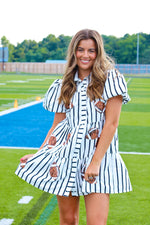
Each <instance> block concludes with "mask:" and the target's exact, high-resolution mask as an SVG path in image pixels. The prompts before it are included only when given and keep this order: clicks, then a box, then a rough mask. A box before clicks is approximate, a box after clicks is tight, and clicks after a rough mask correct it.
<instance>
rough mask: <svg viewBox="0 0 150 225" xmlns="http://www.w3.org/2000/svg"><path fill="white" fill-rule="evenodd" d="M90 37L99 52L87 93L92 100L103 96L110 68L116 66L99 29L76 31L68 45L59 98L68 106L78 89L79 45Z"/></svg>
mask: <svg viewBox="0 0 150 225" xmlns="http://www.w3.org/2000/svg"><path fill="white" fill-rule="evenodd" d="M88 39H92V40H94V41H95V44H96V52H97V56H96V59H95V62H94V65H93V68H92V71H91V72H92V76H91V82H90V84H89V85H88V88H87V95H88V96H89V98H90V100H91V101H92V100H95V99H96V98H102V93H103V89H104V84H105V80H106V73H107V71H108V70H109V69H112V68H113V67H114V62H113V60H112V59H110V58H109V57H108V56H107V54H106V53H105V50H104V45H103V40H102V37H101V35H100V34H99V33H98V32H97V31H95V30H89V29H84V30H81V31H79V32H78V33H76V35H75V36H74V37H73V38H72V40H71V42H70V44H69V47H68V54H67V64H66V69H65V73H64V75H63V81H62V88H61V94H60V98H59V103H61V102H62V101H63V102H64V104H65V105H66V106H68V105H69V104H70V100H71V97H72V96H73V94H74V93H75V91H76V84H75V82H74V75H75V73H76V71H77V70H78V65H77V63H76V62H77V60H76V51H77V47H78V45H79V42H80V41H81V40H88Z"/></svg>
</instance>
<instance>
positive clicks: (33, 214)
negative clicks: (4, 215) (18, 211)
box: [19, 192, 50, 225]
mask: <svg viewBox="0 0 150 225" xmlns="http://www.w3.org/2000/svg"><path fill="white" fill-rule="evenodd" d="M49 197H50V194H49V193H47V192H43V193H42V195H41V196H40V198H39V199H38V200H37V202H36V203H35V204H34V205H33V207H32V208H31V209H30V211H29V212H28V213H27V214H26V215H25V217H24V218H23V219H22V221H21V222H20V223H19V225H23V224H33V223H32V222H33V220H34V219H35V218H36V217H37V214H38V213H39V211H41V210H42V208H43V207H44V205H45V203H46V202H47V201H48V199H49ZM42 211H43V210H42Z"/></svg>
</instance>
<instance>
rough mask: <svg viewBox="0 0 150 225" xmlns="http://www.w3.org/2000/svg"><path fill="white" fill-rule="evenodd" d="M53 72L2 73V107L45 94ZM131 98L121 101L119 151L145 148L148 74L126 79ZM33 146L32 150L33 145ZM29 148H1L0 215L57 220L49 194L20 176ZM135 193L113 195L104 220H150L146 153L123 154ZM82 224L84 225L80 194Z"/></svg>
mask: <svg viewBox="0 0 150 225" xmlns="http://www.w3.org/2000/svg"><path fill="white" fill-rule="evenodd" d="M55 79H57V77H56V76H49V75H41V76H40V75H25V74H23V75H21V74H5V75H3V74H0V111H3V110H6V109H8V108H11V107H13V104H14V100H15V99H17V100H18V104H19V105H21V104H24V103H27V102H31V101H35V98H36V97H37V96H40V97H41V98H43V97H44V94H45V93H46V91H47V89H48V87H49V86H50V84H51V83H52V81H53V80H55ZM126 80H127V81H128V90H129V94H130V97H131V99H132V101H131V102H130V103H128V104H127V105H123V107H122V113H121V117H120V123H119V142H120V151H122V152H123V151H125V152H147V153H150V149H149V143H150V141H149V134H150V79H149V78H148V77H147V78H143V79H142V78H140V77H139V78H134V76H132V77H131V79H130V80H129V78H126ZM33 151H34V150H33ZM31 152H32V150H22V149H0V196H1V197H0V220H1V219H2V218H10V219H14V223H13V224H14V225H19V224H21V225H25V224H26V225H30V224H34V225H42V224H43V225H44V224H46V225H48V224H50V225H57V224H59V218H58V207H57V202H56V198H55V197H54V196H53V195H50V194H48V193H44V192H42V191H40V190H38V189H36V188H34V187H32V186H31V185H29V184H27V183H26V182H24V181H22V180H21V179H19V178H18V177H17V176H16V175H15V174H14V172H15V169H16V167H17V165H18V162H19V159H20V157H21V156H23V155H24V154H28V153H31ZM122 158H123V160H124V161H125V163H126V166H127V168H128V170H129V174H130V178H131V182H132V186H133V192H131V193H126V194H119V195H111V197H110V211H109V218H108V223H107V224H108V225H150V207H149V205H150V191H149V187H150V179H149V174H150V166H149V162H150V155H129V154H127V155H124V154H122ZM27 195H29V196H33V199H32V200H31V202H30V203H29V204H27V205H26V204H25V205H24V204H18V201H19V199H20V198H21V197H22V196H27ZM79 224H80V225H86V218H85V207H84V201H83V198H81V203H80V223H79Z"/></svg>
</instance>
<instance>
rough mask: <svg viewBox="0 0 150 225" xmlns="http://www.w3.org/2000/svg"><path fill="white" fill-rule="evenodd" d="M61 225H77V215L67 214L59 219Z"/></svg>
mask: <svg viewBox="0 0 150 225" xmlns="http://www.w3.org/2000/svg"><path fill="white" fill-rule="evenodd" d="M60 224H61V225H78V215H76V214H73V213H67V214H66V215H63V216H62V217H61V218H60Z"/></svg>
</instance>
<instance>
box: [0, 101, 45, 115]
mask: <svg viewBox="0 0 150 225" xmlns="http://www.w3.org/2000/svg"><path fill="white" fill-rule="evenodd" d="M41 102H43V99H41V100H40V101H33V102H29V103H26V104H24V105H21V106H19V107H18V108H11V109H7V110H4V111H2V112H0V116H4V115H6V114H9V113H12V112H15V111H18V110H20V109H24V108H27V107H29V106H33V105H36V104H39V103H41Z"/></svg>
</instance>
